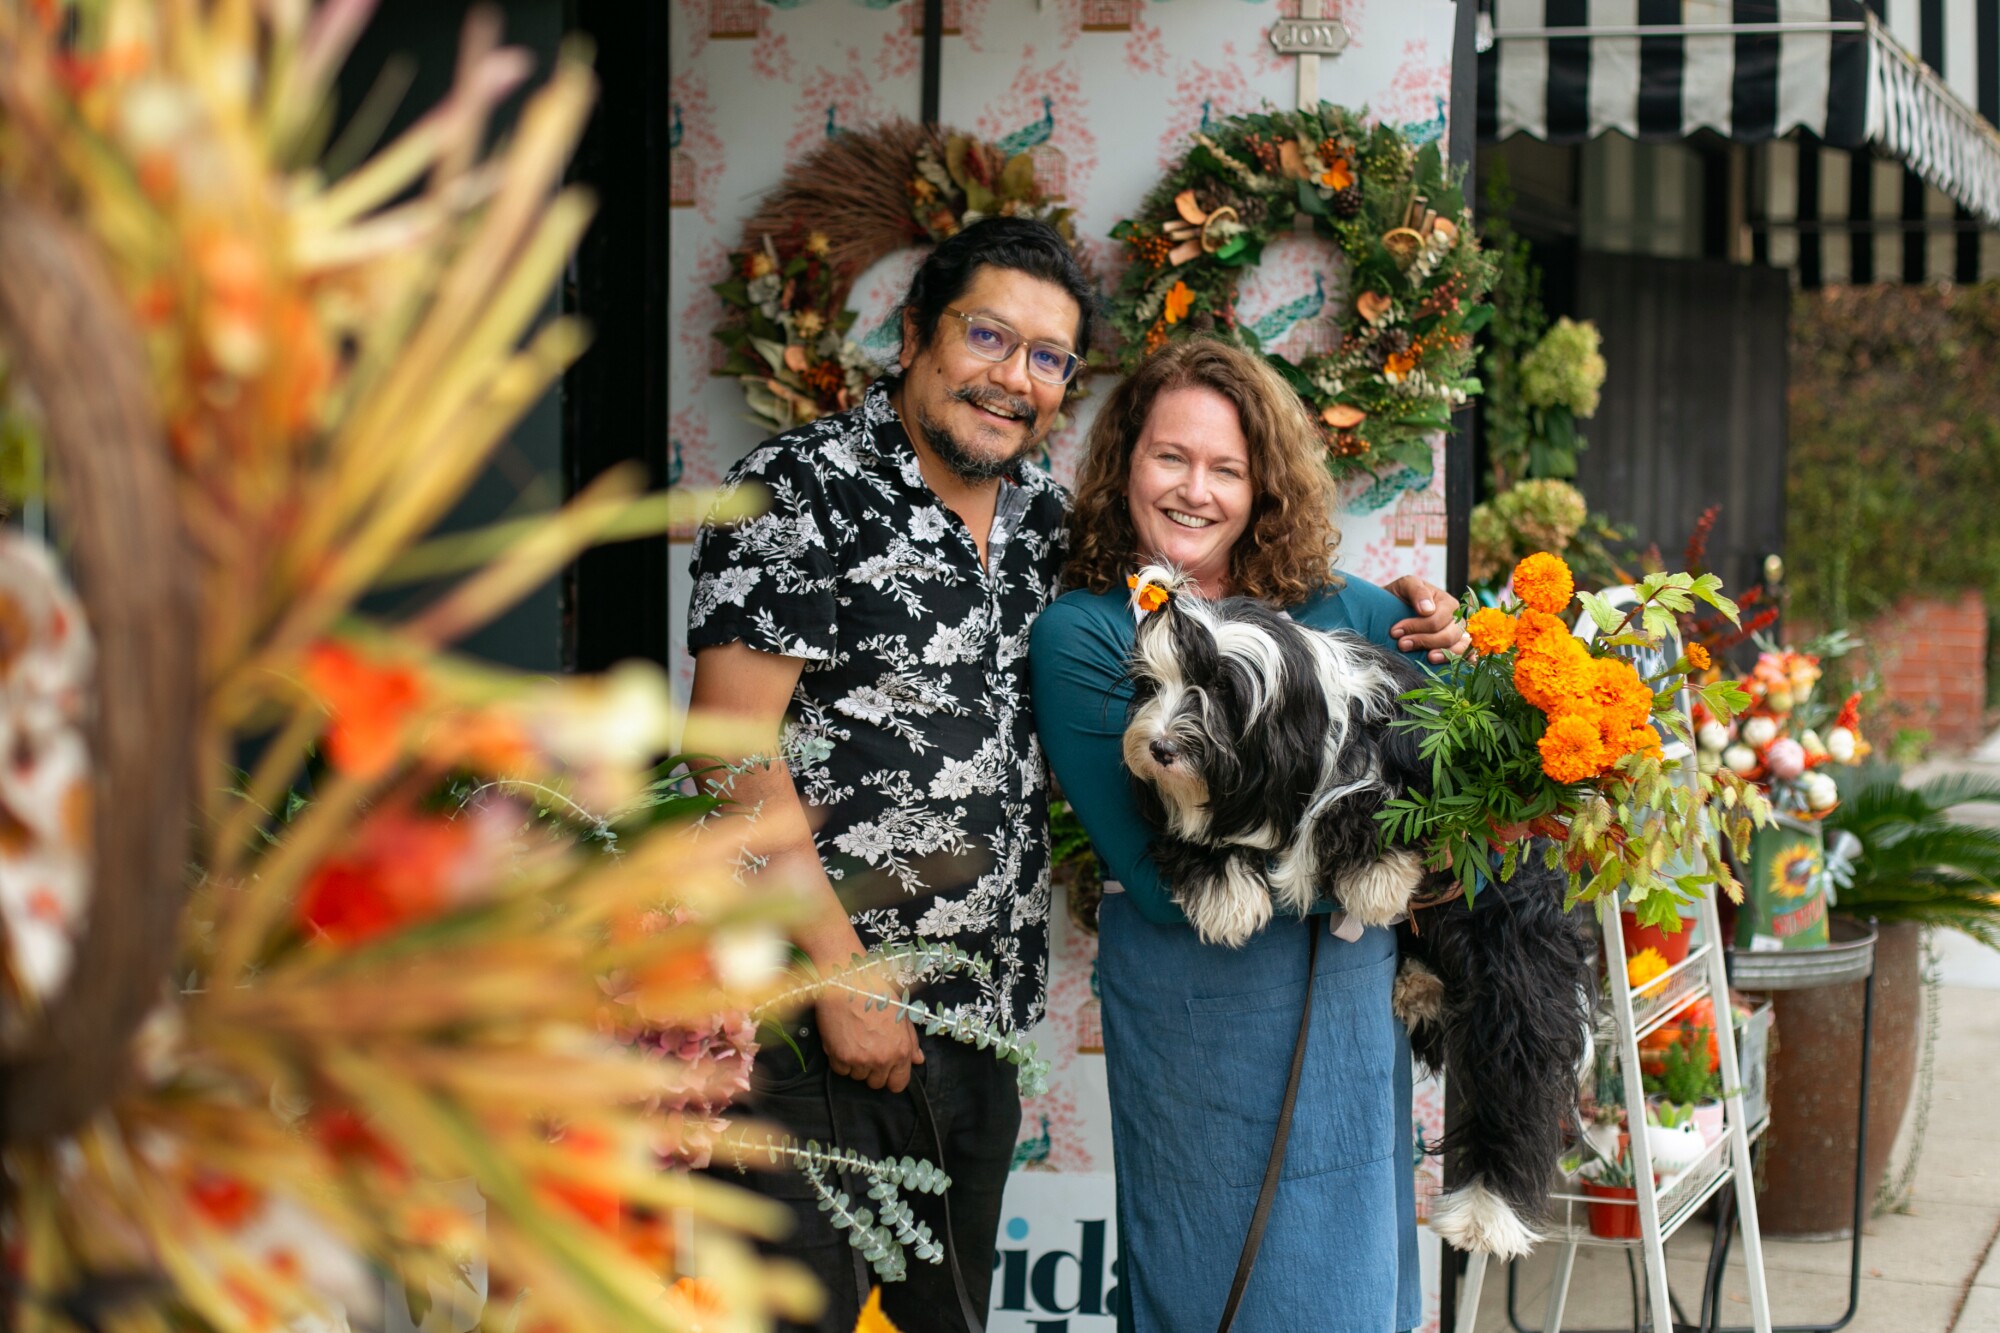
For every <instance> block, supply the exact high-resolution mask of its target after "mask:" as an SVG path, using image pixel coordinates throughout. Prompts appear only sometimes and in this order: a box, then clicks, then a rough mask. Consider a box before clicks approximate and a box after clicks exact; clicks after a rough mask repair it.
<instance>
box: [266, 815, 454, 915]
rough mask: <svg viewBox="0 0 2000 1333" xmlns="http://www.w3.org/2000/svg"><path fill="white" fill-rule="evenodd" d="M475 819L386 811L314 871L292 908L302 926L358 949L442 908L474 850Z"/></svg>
mask: <svg viewBox="0 0 2000 1333" xmlns="http://www.w3.org/2000/svg"><path fill="white" fill-rule="evenodd" d="M472 834H473V821H471V820H469V819H460V820H452V819H445V818H442V817H439V816H432V815H418V814H412V813H409V812H407V811H401V810H393V809H384V810H378V811H376V812H375V813H374V814H372V815H370V816H369V817H368V821H367V822H366V823H365V824H363V825H362V826H361V830H360V833H359V834H358V836H356V837H355V838H354V839H352V840H351V841H350V842H349V843H348V844H347V845H346V847H345V848H344V849H343V850H342V851H341V852H340V853H338V854H336V855H334V856H332V857H329V858H328V859H327V860H326V861H324V862H322V863H321V864H320V866H319V867H318V868H317V869H316V870H314V871H313V873H312V877H311V878H310V879H308V880H307V881H306V885H305V888H304V889H303V890H302V891H301V892H300V893H299V900H298V903H297V905H296V906H295V907H294V909H293V911H294V913H295V917H296V920H297V922H298V926H299V929H300V930H301V931H303V932H304V933H305V934H306V935H308V936H313V937H317V938H320V939H323V940H325V941H327V942H328V943H330V944H360V943H364V942H365V941H368V940H372V939H375V938H376V937H378V936H381V935H386V934H389V933H390V932H392V931H395V930H399V929H401V928H402V927H403V926H405V925H407V924H409V923H410V922H412V921H421V920H423V919H424V918H426V917H430V916H435V915H437V914H438V913H439V912H441V911H443V910H444V909H445V907H446V906H447V905H449V903H450V901H451V896H452V891H453V889H455V888H456V887H457V884H458V881H459V879H460V871H461V870H462V868H463V866H464V861H465V857H466V854H467V852H468V851H469V850H470V848H471V843H472Z"/></svg>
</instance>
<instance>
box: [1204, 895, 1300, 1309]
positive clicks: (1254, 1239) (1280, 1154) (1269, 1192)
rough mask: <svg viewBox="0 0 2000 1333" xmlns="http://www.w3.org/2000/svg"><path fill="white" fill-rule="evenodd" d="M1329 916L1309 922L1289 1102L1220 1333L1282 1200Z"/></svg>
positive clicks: (1266, 1167) (1274, 1136) (1282, 1114)
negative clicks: (1282, 1177) (1282, 1176)
mask: <svg viewBox="0 0 2000 1333" xmlns="http://www.w3.org/2000/svg"><path fill="white" fill-rule="evenodd" d="M1326 924H1327V922H1326V918H1325V917H1317V916H1316V917H1313V918H1311V919H1310V920H1309V921H1308V922H1307V923H1306V928H1307V930H1309V931H1310V932H1311V935H1310V938H1311V940H1312V943H1311V944H1310V945H1308V946H1307V949H1306V999H1305V1004H1304V1005H1303V1006H1301V1008H1300V1010H1299V1037H1298V1040H1297V1041H1295V1042H1293V1043H1292V1072H1291V1073H1290V1074H1289V1075H1287V1076H1286V1078H1285V1100H1284V1104H1283V1105H1281V1106H1280V1107H1279V1108H1278V1128H1277V1132H1276V1133H1274V1134H1272V1135H1271V1160H1270V1161H1269V1162H1267V1163H1265V1165H1264V1184H1263V1186H1262V1187H1261V1188H1260V1189H1258V1191H1257V1207H1256V1210H1255V1211H1253V1212H1252V1213H1251V1214H1250V1234H1249V1235H1247V1236H1245V1237H1244V1238H1243V1253H1242V1255H1241V1257H1239V1258H1238V1259H1237V1260H1236V1278H1235V1280H1234V1281H1233V1282H1231V1283H1230V1284H1229V1303H1228V1304H1227V1305H1225V1306H1223V1307H1222V1322H1221V1323H1220V1324H1218V1325H1216V1333H1229V1326H1230V1325H1231V1324H1233V1323H1235V1322H1236V1308H1237V1307H1238V1306H1240V1305H1241V1304H1243V1292H1244V1290H1245V1289H1246V1288H1248V1287H1249V1285H1250V1270H1251V1269H1253V1268H1255V1267H1256V1266H1257V1249H1258V1247H1259V1246H1261V1245H1262V1244H1263V1243H1264V1226H1265V1224H1266V1223H1268V1222H1269V1221H1270V1220H1271V1205H1272V1204H1273V1203H1274V1202H1276V1201H1277V1198H1278V1176H1279V1174H1280V1173H1281V1172H1282V1171H1283V1170H1284V1167H1285V1143H1286V1141H1287V1140H1289V1139H1290V1138H1291V1137H1292V1111H1293V1110H1294V1109H1295V1108H1296V1107H1297V1106H1298V1101H1299V1075H1300V1073H1301V1072H1303V1071H1304V1069H1305V1065H1306V1037H1307V1035H1308V1034H1309V1033H1311V1031H1312V1016H1313V980H1314V976H1315V974H1316V973H1317V972H1318V971H1319V937H1320V933H1321V932H1322V931H1324V930H1325V929H1326Z"/></svg>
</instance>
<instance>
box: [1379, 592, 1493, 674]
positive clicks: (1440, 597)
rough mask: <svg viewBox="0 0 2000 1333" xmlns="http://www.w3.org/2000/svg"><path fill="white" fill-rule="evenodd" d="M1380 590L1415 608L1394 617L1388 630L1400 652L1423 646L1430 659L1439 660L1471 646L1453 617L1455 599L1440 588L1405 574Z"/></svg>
mask: <svg viewBox="0 0 2000 1333" xmlns="http://www.w3.org/2000/svg"><path fill="white" fill-rule="evenodd" d="M1384 591H1386V592H1388V593H1390V594H1391V595H1393V596H1395V597H1397V598H1400V599H1401V600H1402V601H1403V602H1404V603H1405V604H1406V605H1408V606H1411V607H1414V608H1415V609H1416V615H1414V616H1412V617H1411V618H1410V619H1408V620H1399V621H1397V622H1396V623H1395V625H1393V626H1392V627H1390V630H1389V633H1390V634H1392V635H1393V636H1395V640H1396V645H1397V646H1398V647H1400V648H1401V649H1402V650H1403V651H1404V652H1406V653H1412V652H1416V651H1417V650H1418V649H1423V648H1427V649H1429V650H1430V659H1431V661H1433V662H1442V661H1444V660H1445V659H1446V658H1448V657H1457V656H1458V655H1459V654H1461V653H1463V652H1464V651H1465V650H1466V649H1467V648H1468V647H1470V646H1471V643H1472V638H1471V636H1470V635H1468V634H1467V633H1466V632H1465V626H1464V625H1461V624H1460V623H1458V621H1457V620H1456V619H1454V617H1456V616H1457V614H1458V599H1457V598H1456V597H1453V596H1452V595H1451V594H1450V593H1448V592H1446V591H1445V590H1444V589H1443V588H1440V587H1438V586H1436V585H1435V584H1433V583H1431V582H1430V580H1428V579H1425V578H1422V577H1420V576H1419V575H1416V574H1405V575H1403V576H1402V577H1401V578H1399V579H1397V580H1396V581H1395V582H1393V583H1389V584H1386V585H1384Z"/></svg>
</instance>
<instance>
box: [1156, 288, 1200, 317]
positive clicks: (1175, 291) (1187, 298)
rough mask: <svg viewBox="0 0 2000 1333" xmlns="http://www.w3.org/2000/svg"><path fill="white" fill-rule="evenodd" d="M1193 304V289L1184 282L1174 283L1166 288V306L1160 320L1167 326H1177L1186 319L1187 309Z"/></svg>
mask: <svg viewBox="0 0 2000 1333" xmlns="http://www.w3.org/2000/svg"><path fill="white" fill-rule="evenodd" d="M1193 304H1194V289H1193V288H1192V287H1189V286H1188V285H1187V284H1186V283H1184V282H1176V283H1175V284H1174V285H1173V286H1171V287H1169V288H1167V304H1166V308H1165V310H1164V311H1162V312H1161V318H1163V319H1165V320H1166V322H1167V323H1169V324H1178V323H1180V322H1181V321H1182V320H1183V319H1186V318H1187V312H1188V307H1189V306H1191V305H1193Z"/></svg>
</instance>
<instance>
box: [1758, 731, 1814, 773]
mask: <svg viewBox="0 0 2000 1333" xmlns="http://www.w3.org/2000/svg"><path fill="white" fill-rule="evenodd" d="M1764 763H1765V764H1766V766H1768V767H1769V768H1770V770H1771V776H1772V777H1774V778H1777V779H1779V780H1781V781H1784V782H1790V781H1791V780H1792V779H1793V778H1795V777H1797V776H1798V775H1799V774H1801V773H1803V772H1805V771H1806V747H1805V746H1803V745H1800V744H1799V743H1798V742H1797V741H1795V740H1793V739H1792V738H1791V737H1789V736H1787V737H1785V738H1784V739H1783V740H1776V741H1772V742H1771V748H1770V749H1768V750H1766V751H1764Z"/></svg>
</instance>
